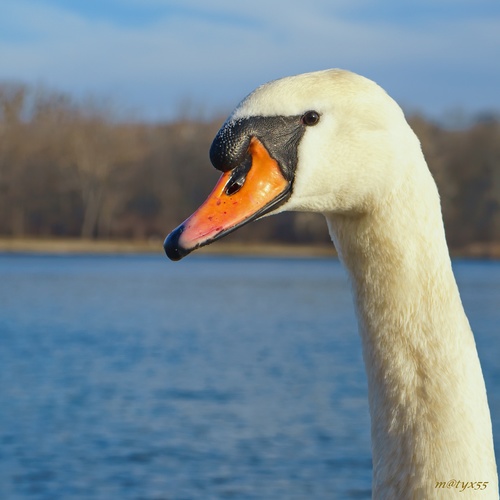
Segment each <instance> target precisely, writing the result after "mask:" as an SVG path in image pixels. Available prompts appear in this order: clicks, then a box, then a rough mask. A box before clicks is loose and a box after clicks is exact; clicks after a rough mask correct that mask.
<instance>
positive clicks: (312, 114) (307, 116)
mask: <svg viewBox="0 0 500 500" xmlns="http://www.w3.org/2000/svg"><path fill="white" fill-rule="evenodd" d="M301 121H302V123H303V124H304V125H307V126H308V127H312V126H313V125H316V123H318V122H319V113H318V112H317V111H307V112H305V113H304V114H303V115H302V118H301Z"/></svg>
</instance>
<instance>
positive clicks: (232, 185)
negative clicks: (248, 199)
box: [224, 176, 246, 196]
mask: <svg viewBox="0 0 500 500" xmlns="http://www.w3.org/2000/svg"><path fill="white" fill-rule="evenodd" d="M245 177H246V176H245ZM245 177H240V178H238V179H229V182H228V183H227V185H226V189H225V190H224V192H225V193H226V194H227V195H228V196H231V195H233V194H236V193H237V192H238V191H239V190H240V189H241V188H242V187H243V184H245Z"/></svg>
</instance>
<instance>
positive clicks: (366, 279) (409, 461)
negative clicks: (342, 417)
mask: <svg viewBox="0 0 500 500" xmlns="http://www.w3.org/2000/svg"><path fill="white" fill-rule="evenodd" d="M210 160H211V162H212V164H213V165H214V166H215V167H216V168H217V169H219V170H220V171H222V175H221V178H220V180H219V181H218V183H217V184H216V186H215V188H214V190H213V192H212V193H211V195H210V196H209V197H208V199H207V200H206V202H205V203H204V204H202V206H201V207H200V208H199V209H198V210H197V211H196V212H195V213H194V214H193V215H192V216H191V217H190V218H188V219H187V220H186V221H185V222H184V223H183V224H181V225H180V226H179V227H178V228H177V229H175V230H174V231H172V232H171V233H170V234H169V235H168V236H167V238H166V240H165V243H164V248H165V251H166V253H167V255H168V257H169V258H170V259H172V260H179V259H181V258H182V257H184V256H185V255H187V254H188V253H189V252H191V251H192V250H194V249H196V248H198V247H201V246H203V245H206V244H208V243H210V242H212V241H214V240H216V239H218V238H220V237H222V236H224V235H225V234H227V233H229V232H231V231H234V230H235V229H237V228H238V227H240V226H241V225H243V224H246V223H248V222H250V221H251V220H254V219H256V218H260V217H262V216H265V215H269V214H275V213H278V212H282V211H285V210H291V211H307V212H320V213H322V214H324V216H325V218H326V222H327V225H328V230H329V233H330V235H331V238H332V240H333V243H334V245H335V247H336V248H337V251H338V254H339V258H340V259H341V261H342V262H343V264H344V265H345V267H346V268H347V271H348V274H349V277H350V281H351V283H352V290H353V295H354V303H355V308H356V313H357V317H358V325H359V333H360V336H361V339H362V349H363V359H364V364H365V369H366V373H367V379H368V397H369V408H370V416H371V438H372V457H373V484H372V494H373V498H377V499H384V500H386V499H406V498H411V499H430V498H451V497H453V498H461V499H464V498H498V478H497V468H496V463H495V455H494V449H493V437H492V426H491V417H490V413H489V408H488V402H487V396H486V389H485V384H484V379H483V375H482V371H481V366H480V362H479V358H478V354H477V350H476V346H475V342H474V337H473V334H472V332H471V329H470V326H469V322H468V320H467V317H466V315H465V313H464V309H463V307H462V303H461V299H460V295H459V291H458V288H457V285H456V281H455V278H454V275H453V271H452V267H451V261H450V257H449V252H448V248H447V245H446V240H445V233H444V228H443V222H442V215H441V208H440V201H439V195H438V191H437V188H436V184H435V182H434V180H433V178H432V176H431V174H430V172H429V169H428V167H427V164H426V162H425V159H424V157H423V154H422V151H421V147H420V143H419V141H418V139H417V137H416V136H415V134H414V133H413V131H412V130H411V128H410V126H409V125H408V124H407V122H406V120H405V118H404V115H403V112H402V110H401V108H400V107H399V106H398V105H397V104H396V102H395V101H394V100H393V99H391V98H390V97H389V96H388V94H387V93H386V92H385V91H384V90H383V89H382V88H381V87H379V86H378V85H377V84H376V83H374V82H373V81H371V80H369V79H367V78H364V77H362V76H360V75H357V74H354V73H351V72H348V71H345V70H339V69H333V70H326V71H320V72H314V73H307V74H302V75H297V76H292V77H286V78H282V79H279V80H275V81H273V82H270V83H267V84H265V85H262V86H261V87H259V88H257V89H256V90H255V91H254V92H252V93H251V94H250V95H249V96H247V97H246V98H245V99H244V100H243V101H242V102H241V103H240V104H239V105H238V106H237V107H236V109H235V110H234V111H233V113H232V114H231V115H230V116H229V118H228V119H227V120H226V122H225V123H224V125H223V126H222V128H221V129H220V130H219V132H218V133H217V135H216V137H215V139H214V141H213V143H212V146H211V148H210Z"/></svg>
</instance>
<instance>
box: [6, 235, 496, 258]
mask: <svg viewBox="0 0 500 500" xmlns="http://www.w3.org/2000/svg"><path fill="white" fill-rule="evenodd" d="M162 243H163V242H162V241H161V240H159V239H158V240H147V241H134V240H85V239H79V238H75V239H69V238H61V239H59V238H50V239H38V238H0V252H3V253H42V254H51V253H52V254H78V253H79V254H141V253H142V254H148V253H149V254H159V255H162V254H163V246H162ZM196 253H200V254H201V253H203V254H216V255H217V254H218V255H248V256H276V257H278V256H281V257H334V256H335V255H336V253H335V249H334V248H333V246H331V245H325V246H312V245H275V244H265V243H263V244H244V243H232V242H231V243H226V242H224V241H220V242H216V243H213V244H212V245H209V246H208V247H204V248H201V249H199V250H197V251H196ZM452 255H453V256H454V257H465V258H475V259H500V243H496V244H483V243H474V244H471V245H468V246H466V247H463V248H461V249H459V250H455V251H453V252H452Z"/></svg>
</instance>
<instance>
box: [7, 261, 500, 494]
mask: <svg viewBox="0 0 500 500" xmlns="http://www.w3.org/2000/svg"><path fill="white" fill-rule="evenodd" d="M455 270H456V274H457V279H458V281H459V286H460V288H461V290H462V295H463V300H464V304H465V307H466V310H467V312H468V314H469V318H470V321H471V324H472V326H473V328H474V329H475V332H476V341H477V344H478V349H479V352H480V356H481V359H482V364H483V370H484V373H485V378H486V383H487V386H488V390H489V399H490V406H491V409H492V414H493V425H494V432H495V433H496V436H497V442H496V448H497V450H498V449H500V442H499V441H498V439H499V438H500V363H499V362H498V359H500V336H499V328H498V325H499V323H500V263H495V262H466V261H460V262H456V263H455ZM370 482H371V459H370V435H369V416H368V406H367V397H366V379H365V375H364V371H363V364H362V358H361V348H360V342H359V338H358V336H357V332H356V323H355V318H354V314H353V310H352V300H351V297H350V292H349V285H348V283H347V279H346V276H345V273H344V271H343V270H342V268H341V266H340V264H339V263H338V262H337V261H335V260H326V259H325V260H323V259H316V260H307V259H281V260H279V259H243V258H220V257H203V256H201V257H200V256H191V257H189V258H187V259H185V260H184V261H182V262H180V263H175V264H174V263H171V262H169V261H167V260H166V259H165V258H164V257H163V256H160V255H159V256H157V257H156V256H126V257H116V256H99V257H96V256H21V255H19V256H16V255H0V498H1V499H7V500H17V499H47V500H57V499H64V500H67V499H69V500H72V499H89V500H100V499H103V500H114V499H120V500H128V499H134V500H135V499H137V500H139V499H141V500H160V499H162V500H166V499H168V500H181V499H185V500H189V499H203V500H205V499H225V498H234V499H243V500H244V499H292V500H293V499H330V498H334V499H335V498H338V499H344V498H345V499H349V498H352V499H355V498H369V497H370Z"/></svg>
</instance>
